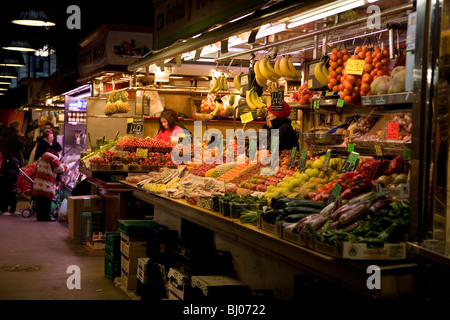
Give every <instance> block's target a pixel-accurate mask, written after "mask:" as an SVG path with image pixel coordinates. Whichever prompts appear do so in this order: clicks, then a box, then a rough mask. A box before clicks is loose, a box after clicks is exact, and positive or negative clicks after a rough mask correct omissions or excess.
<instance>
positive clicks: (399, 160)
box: [386, 156, 403, 176]
mask: <svg viewBox="0 0 450 320" xmlns="http://www.w3.org/2000/svg"><path fill="white" fill-rule="evenodd" d="M394 173H403V157H402V156H396V157H395V158H394V159H392V160H391V161H390V162H389V168H388V169H387V171H386V175H388V176H389V175H391V174H394Z"/></svg>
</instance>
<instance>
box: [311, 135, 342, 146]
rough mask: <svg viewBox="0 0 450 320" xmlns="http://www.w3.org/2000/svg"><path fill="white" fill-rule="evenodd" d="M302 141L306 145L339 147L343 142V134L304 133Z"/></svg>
mask: <svg viewBox="0 0 450 320" xmlns="http://www.w3.org/2000/svg"><path fill="white" fill-rule="evenodd" d="M303 140H305V141H306V143H308V144H314V143H315V144H320V145H339V144H341V143H343V142H344V140H345V136H344V135H343V134H328V133H304V134H303Z"/></svg>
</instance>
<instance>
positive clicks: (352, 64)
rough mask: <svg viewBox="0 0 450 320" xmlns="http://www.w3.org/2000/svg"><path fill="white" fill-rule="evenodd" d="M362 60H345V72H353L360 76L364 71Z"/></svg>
mask: <svg viewBox="0 0 450 320" xmlns="http://www.w3.org/2000/svg"><path fill="white" fill-rule="evenodd" d="M365 63H366V62H365V61H364V60H355V59H349V60H347V65H346V66H345V72H346V73H348V74H355V75H359V76H361V75H362V74H363V72H364V64H365Z"/></svg>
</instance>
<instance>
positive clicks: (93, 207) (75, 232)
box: [67, 195, 103, 240]
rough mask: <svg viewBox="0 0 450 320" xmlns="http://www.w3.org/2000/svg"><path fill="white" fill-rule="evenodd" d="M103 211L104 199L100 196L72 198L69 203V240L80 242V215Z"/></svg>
mask: <svg viewBox="0 0 450 320" xmlns="http://www.w3.org/2000/svg"><path fill="white" fill-rule="evenodd" d="M101 210H103V199H102V197H100V196H98V195H87V196H72V197H69V198H68V202H67V222H68V226H69V238H70V239H74V240H78V236H79V228H80V215H81V213H82V212H93V211H101Z"/></svg>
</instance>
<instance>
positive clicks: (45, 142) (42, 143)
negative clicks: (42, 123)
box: [33, 129, 53, 161]
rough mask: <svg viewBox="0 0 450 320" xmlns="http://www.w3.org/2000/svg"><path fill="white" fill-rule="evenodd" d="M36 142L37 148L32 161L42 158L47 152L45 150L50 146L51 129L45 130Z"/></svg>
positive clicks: (51, 138)
mask: <svg viewBox="0 0 450 320" xmlns="http://www.w3.org/2000/svg"><path fill="white" fill-rule="evenodd" d="M36 142H37V146H36V152H35V154H34V160H33V161H36V160H39V159H40V158H41V157H42V155H43V154H44V153H45V152H46V151H47V149H48V148H49V147H50V146H51V145H52V143H53V131H52V130H51V129H45V130H44V132H43V133H42V136H40V137H38V138H37V139H36Z"/></svg>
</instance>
